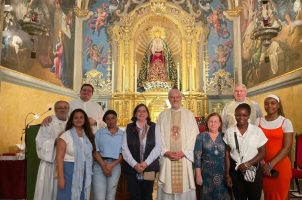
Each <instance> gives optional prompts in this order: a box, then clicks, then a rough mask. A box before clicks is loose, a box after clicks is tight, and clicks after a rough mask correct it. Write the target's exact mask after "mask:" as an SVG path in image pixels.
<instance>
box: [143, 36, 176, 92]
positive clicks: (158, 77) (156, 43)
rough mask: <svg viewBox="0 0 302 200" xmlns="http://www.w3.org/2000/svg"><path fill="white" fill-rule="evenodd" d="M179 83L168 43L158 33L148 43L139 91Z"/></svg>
mask: <svg viewBox="0 0 302 200" xmlns="http://www.w3.org/2000/svg"><path fill="white" fill-rule="evenodd" d="M174 85H177V69H176V66H175V63H174V61H173V58H172V53H171V51H170V49H169V48H168V45H167V43H166V42H165V41H164V40H163V39H162V38H161V37H160V36H159V35H156V37H154V38H153V39H152V41H151V42H150V44H149V45H148V48H147V49H146V52H145V54H144V58H143V62H142V65H141V69H140V72H139V76H138V79H137V88H138V91H139V92H143V91H146V90H150V89H153V88H157V87H160V88H166V89H169V88H171V87H172V86H174Z"/></svg>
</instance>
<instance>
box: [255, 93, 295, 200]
mask: <svg viewBox="0 0 302 200" xmlns="http://www.w3.org/2000/svg"><path fill="white" fill-rule="evenodd" d="M264 109H265V111H266V113H267V115H266V116H265V117H262V118H259V119H258V120H257V123H258V126H259V127H260V128H261V129H262V131H263V132H264V134H265V135H266V137H267V138H268V142H267V143H266V156H265V159H264V160H265V161H264V162H263V163H262V165H263V173H264V175H265V176H264V177H263V192H264V199H265V200H285V199H287V196H288V191H289V188H290V180H291V176H292V174H291V163H290V160H289V158H288V156H287V154H288V152H289V151H290V149H291V145H292V138H293V126H292V123H291V121H290V120H289V119H286V118H285V117H284V113H283V109H282V104H281V101H280V98H279V97H278V96H276V95H273V94H271V95H268V96H267V97H266V98H265V100H264ZM273 172H274V173H273Z"/></svg>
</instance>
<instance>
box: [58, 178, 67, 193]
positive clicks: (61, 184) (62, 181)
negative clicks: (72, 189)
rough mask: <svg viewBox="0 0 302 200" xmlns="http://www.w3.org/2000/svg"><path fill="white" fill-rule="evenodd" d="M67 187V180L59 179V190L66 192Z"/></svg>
mask: <svg viewBox="0 0 302 200" xmlns="http://www.w3.org/2000/svg"><path fill="white" fill-rule="evenodd" d="M64 187H65V179H64V177H63V178H58V188H59V189H60V190H64Z"/></svg>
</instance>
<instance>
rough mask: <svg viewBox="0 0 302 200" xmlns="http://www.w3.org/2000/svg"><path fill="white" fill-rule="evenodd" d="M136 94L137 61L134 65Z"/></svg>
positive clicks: (135, 90)
mask: <svg viewBox="0 0 302 200" xmlns="http://www.w3.org/2000/svg"><path fill="white" fill-rule="evenodd" d="M134 92H137V61H135V64H134Z"/></svg>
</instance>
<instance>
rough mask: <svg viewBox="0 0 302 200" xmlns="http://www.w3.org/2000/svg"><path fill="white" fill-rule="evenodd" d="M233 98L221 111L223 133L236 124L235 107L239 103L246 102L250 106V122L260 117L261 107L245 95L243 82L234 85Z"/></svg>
mask: <svg viewBox="0 0 302 200" xmlns="http://www.w3.org/2000/svg"><path fill="white" fill-rule="evenodd" d="M233 95H234V100H232V101H231V102H229V103H227V104H226V105H225V106H224V108H223V110H222V113H221V118H222V131H223V132H224V133H225V132H226V130H227V129H228V128H230V127H233V126H235V125H236V124H237V122H236V119H235V109H236V108H237V106H238V105H239V104H242V103H247V104H249V106H250V107H251V109H252V110H251V115H250V118H249V122H250V123H251V124H255V123H256V119H257V118H260V117H262V112H261V109H260V107H259V105H258V103H257V102H255V101H252V100H250V99H249V98H247V97H246V95H247V89H246V86H245V85H244V84H236V85H235V87H234V93H233Z"/></svg>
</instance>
